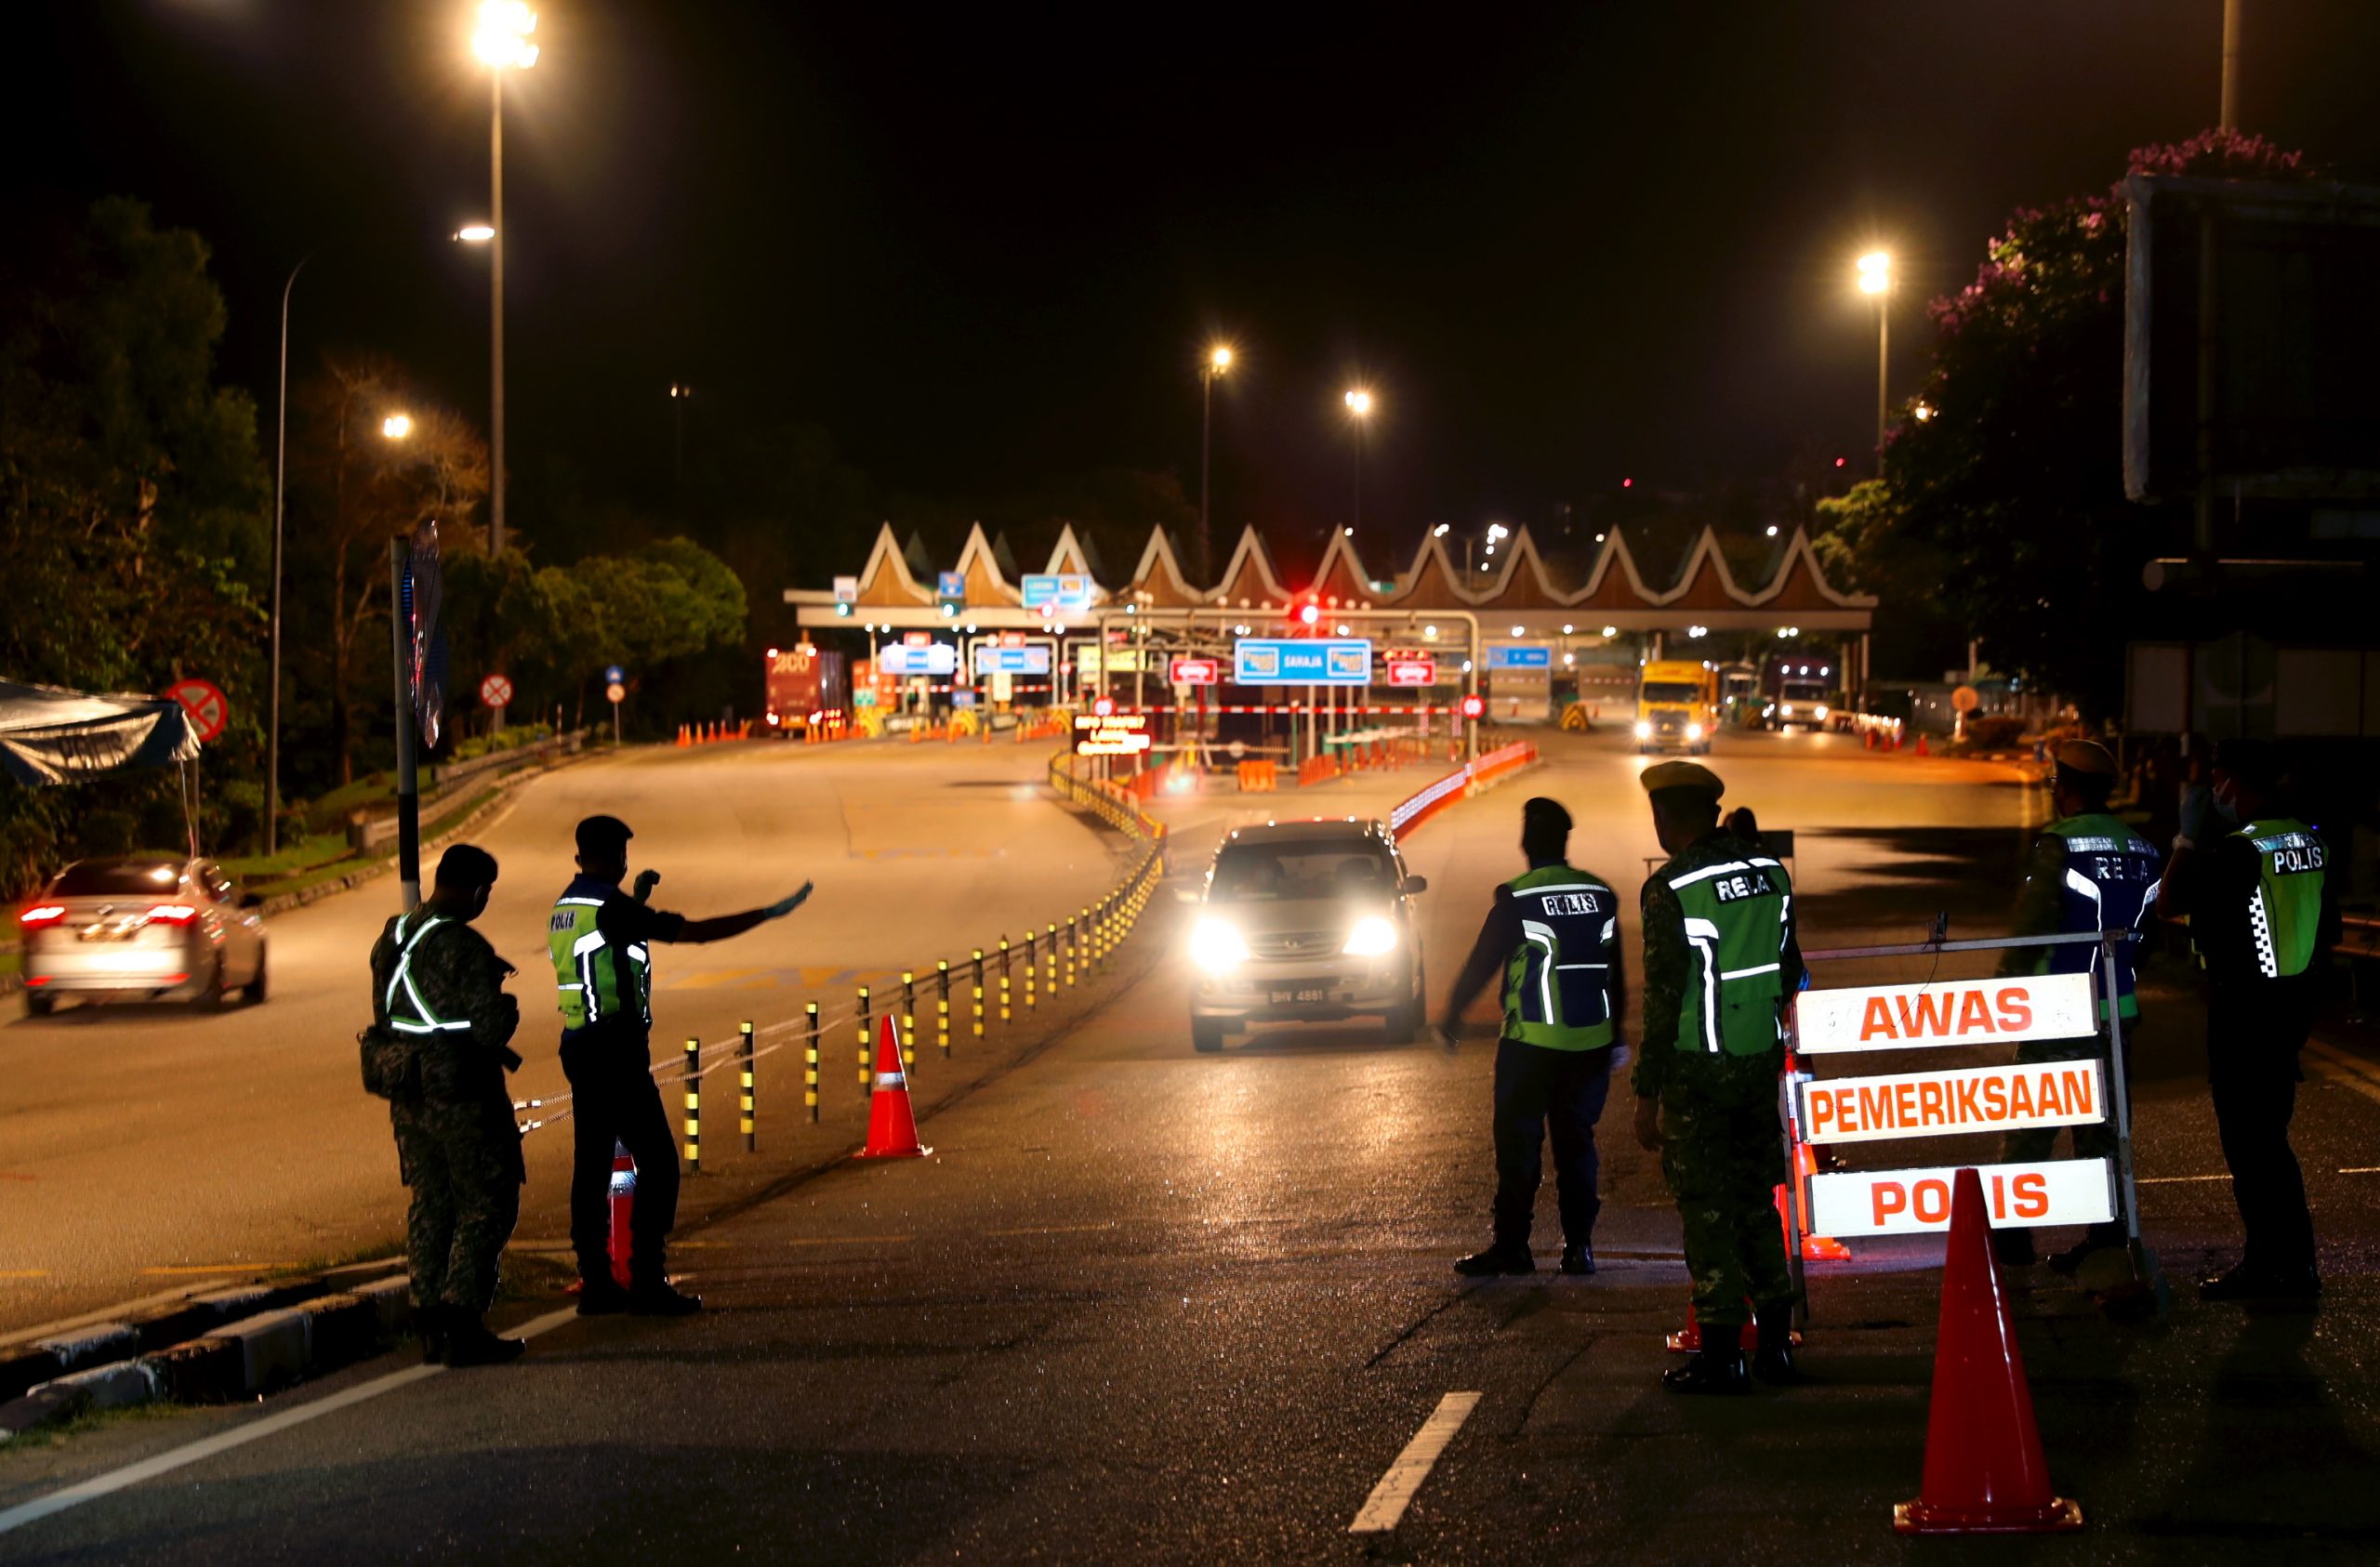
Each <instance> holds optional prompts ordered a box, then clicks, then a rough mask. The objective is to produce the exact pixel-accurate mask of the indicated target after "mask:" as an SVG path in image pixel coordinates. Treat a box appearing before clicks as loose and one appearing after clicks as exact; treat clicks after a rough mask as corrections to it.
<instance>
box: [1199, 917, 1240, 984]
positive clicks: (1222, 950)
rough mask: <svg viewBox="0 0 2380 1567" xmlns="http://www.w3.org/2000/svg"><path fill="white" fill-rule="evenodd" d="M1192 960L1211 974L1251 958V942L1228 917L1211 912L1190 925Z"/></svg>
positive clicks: (1233, 966)
mask: <svg viewBox="0 0 2380 1567" xmlns="http://www.w3.org/2000/svg"><path fill="white" fill-rule="evenodd" d="M1190 960H1191V961H1192V962H1193V963H1196V964H1197V966H1198V967H1199V968H1204V969H1205V970H1207V972H1209V973H1210V974H1216V973H1221V972H1223V970H1224V969H1226V968H1236V967H1237V966H1238V965H1240V964H1242V963H1245V962H1247V961H1248V942H1247V940H1246V939H1245V938H1243V937H1242V936H1241V935H1240V933H1239V931H1238V930H1237V929H1236V928H1234V927H1233V926H1232V925H1231V923H1230V922H1229V921H1227V920H1222V919H1217V918H1216V917H1215V916H1214V915H1206V916H1204V917H1203V918H1201V919H1200V920H1199V921H1198V923H1197V925H1196V926H1194V927H1192V928H1191V931H1190Z"/></svg>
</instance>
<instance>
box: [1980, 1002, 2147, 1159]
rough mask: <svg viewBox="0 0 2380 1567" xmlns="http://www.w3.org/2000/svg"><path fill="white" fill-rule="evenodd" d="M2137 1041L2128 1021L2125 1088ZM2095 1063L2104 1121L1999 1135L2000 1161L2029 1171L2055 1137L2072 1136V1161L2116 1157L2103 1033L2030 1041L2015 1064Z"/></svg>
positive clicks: (2135, 1025)
mask: <svg viewBox="0 0 2380 1567" xmlns="http://www.w3.org/2000/svg"><path fill="white" fill-rule="evenodd" d="M2139 1038H2140V1021H2139V1020H2138V1019H2136V1018H2127V1019H2125V1020H2124V1025H2123V1063H2124V1074H2125V1078H2126V1085H2125V1086H2127V1087H2129V1086H2130V1081H2129V1080H2130V1077H2131V1073H2132V1057H2133V1048H2134V1046H2135V1044H2136V1043H2137V1042H2138V1040H2139ZM2090 1060H2096V1061H2097V1062H2098V1063H2099V1080H2100V1081H2099V1092H2100V1095H2101V1097H2102V1099H2103V1101H2104V1102H2103V1104H2102V1107H2101V1108H2103V1109H2104V1110H2105V1111H2106V1112H2107V1119H2106V1120H2104V1121H2098V1122H2094V1123H2091V1124H2089V1125H2086V1126H2025V1127H2020V1128H2019V1129H2017V1130H2016V1131H2013V1132H2009V1133H2006V1134H2004V1135H2003V1137H2002V1138H2001V1139H2000V1157H2001V1158H2002V1159H2003V1161H2005V1162H2006V1163H2008V1164H2011V1165H2029V1164H2031V1163H2033V1162H2034V1161H2036V1160H2041V1159H2046V1158H2048V1157H2049V1156H2050V1152H2051V1151H2052V1150H2053V1149H2055V1148H2056V1146H2057V1134H2058V1133H2060V1132H2068V1133H2071V1134H2072V1136H2073V1139H2074V1157H2076V1158H2077V1159H2107V1160H2109V1161H2113V1160H2114V1158H2115V1156H2116V1111H2115V1086H2114V1085H2112V1084H2110V1083H2109V1082H2108V1081H2107V1075H2108V1036H2107V1035H2106V1034H2104V1033H2102V1034H2096V1035H2094V1036H2093V1037H2091V1038H2089V1039H2031V1040H2028V1041H2026V1042H2025V1043H2024V1044H2022V1045H2019V1046H2017V1047H2016V1064H2017V1065H2019V1066H2043V1065H2046V1064H2047V1063H2049V1062H2051V1061H2090Z"/></svg>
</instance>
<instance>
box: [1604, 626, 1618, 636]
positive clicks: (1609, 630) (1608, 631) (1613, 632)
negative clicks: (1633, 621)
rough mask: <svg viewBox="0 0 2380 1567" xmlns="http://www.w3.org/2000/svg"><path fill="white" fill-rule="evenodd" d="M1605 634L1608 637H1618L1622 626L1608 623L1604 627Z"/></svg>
mask: <svg viewBox="0 0 2380 1567" xmlns="http://www.w3.org/2000/svg"><path fill="white" fill-rule="evenodd" d="M1603 634H1604V635H1605V636H1607V637H1617V636H1619V635H1620V627H1618V626H1617V625H1607V626H1605V627H1604V628H1603Z"/></svg>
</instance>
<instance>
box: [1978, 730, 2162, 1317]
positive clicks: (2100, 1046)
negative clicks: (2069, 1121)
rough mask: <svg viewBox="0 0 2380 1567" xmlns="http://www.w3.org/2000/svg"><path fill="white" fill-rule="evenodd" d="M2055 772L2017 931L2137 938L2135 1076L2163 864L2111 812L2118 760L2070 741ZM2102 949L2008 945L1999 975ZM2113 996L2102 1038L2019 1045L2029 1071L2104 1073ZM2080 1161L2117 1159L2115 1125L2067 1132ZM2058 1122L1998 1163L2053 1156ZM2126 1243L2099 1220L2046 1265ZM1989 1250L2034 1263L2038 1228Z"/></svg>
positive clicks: (2127, 1026)
mask: <svg viewBox="0 0 2380 1567" xmlns="http://www.w3.org/2000/svg"><path fill="white" fill-rule="evenodd" d="M2056 763H2057V769H2056V772H2054V773H2053V774H2052V775H2051V779H2050V803H2051V806H2052V808H2053V809H2055V810H2056V812H2057V816H2058V819H2057V820H2056V822H2053V823H2050V824H2049V826H2048V827H2047V828H2046V829H2044V830H2043V833H2042V836H2040V837H2039V838H2037V839H2035V840H2034V843H2033V852H2032V858H2031V859H2030V860H2029V861H2028V862H2027V863H2026V865H2025V886H2024V890H2023V891H2021V892H2020V893H2018V894H2017V897H2016V918H2015V921H2014V926H2015V928H2014V931H2013V933H2014V934H2016V935H2018V936H2055V935H2077V934H2081V933H2083V932H2086V931H2087V932H2091V933H2094V934H2096V932H2099V931H2102V930H2129V931H2132V932H2134V937H2133V939H2132V940H2130V941H2127V942H2124V944H2123V945H2122V947H2120V948H2118V949H2117V952H2116V958H2115V963H2116V973H2115V980H2116V1000H2115V1007H2116V1015H2117V1016H2118V1017H2119V1018H2120V1019H2121V1020H2122V1023H2123V1035H2124V1060H2125V1064H2126V1068H2127V1070H2129V1067H2130V1063H2131V1060H2132V1051H2133V1047H2134V1045H2135V1041H2136V1040H2137V1039H2138V1037H2139V1021H2140V1003H2139V1000H2138V998H2137V997H2135V995H2134V994H2133V968H2134V965H2135V961H2136V959H2137V956H2138V950H2139V940H2138V933H2139V932H2140V931H2142V930H2143V929H2145V928H2147V926H2148V922H2149V915H2151V914H2152V913H2153V912H2154V909H2155V905H2156V901H2157V876H2158V871H2159V868H2160V865H2161V863H2162V858H2163V857H2162V856H2161V855H2160V854H2159V853H2158V852H2157V849H2156V847H2155V846H2154V845H2152V844H2151V843H2150V842H2149V840H2148V839H2147V838H2144V837H2142V836H2140V835H2139V834H2138V833H2135V832H2134V831H2133V830H2132V829H2131V828H2130V827H2128V826H2126V825H2125V824H2124V823H2122V822H2119V821H2117V820H2116V819H2115V818H2114V817H2113V816H2110V815H2109V814H2108V796H2109V794H2111V793H2113V792H2114V789H2115V784H2116V759H2115V757H2114V756H2112V755H2111V754H2110V753H2109V750H2108V748H2107V747H2106V746H2104V745H2101V744H2098V743H2096V741H2090V740H2069V741H2068V742H2066V743H2065V744H2062V745H2060V746H2059V747H2058V748H2057V753H2056ZM2098 966H2099V949H2098V948H2097V947H2094V946H2085V945H2083V943H2081V942H2076V943H2075V944H2074V945H2072V946H2060V947H2011V948H2009V949H2008V950H2007V952H2006V953H2004V954H2003V955H2002V957H2001V960H2000V972H2001V974H2002V975H2003V976H2006V977H2016V976H2024V975H2031V974H2084V973H2094V972H2096V970H2097V968H2098ZM2107 1006H2108V1002H2107V1000H2106V999H2105V998H2104V997H2103V998H2102V999H2101V1001H2100V1003H2099V1007H2100V1019H2099V1028H2098V1032H2097V1033H2096V1034H2093V1035H2091V1036H2090V1037H2088V1038H2083V1039H2042V1040H2029V1041H2027V1042H2026V1043H2024V1044H2022V1045H2019V1046H2017V1047H2016V1060H2017V1061H2018V1062H2020V1063H2022V1064H2025V1065H2029V1066H2030V1065H2035V1064H2038V1063H2040V1062H2043V1061H2071V1060H2097V1061H2098V1062H2099V1063H2100V1070H2101V1072H2102V1073H2105V1071H2106V1070H2107V1060H2108V1034H2107V1016H2106V1008H2107ZM2071 1130H2072V1132H2073V1135H2074V1156H2075V1157H2076V1158H2078V1159H2106V1160H2108V1161H2109V1163H2110V1167H2112V1164H2113V1161H2114V1159H2115V1157H2116V1125H2115V1120H2114V1118H2113V1117H2112V1116H2110V1117H2109V1119H2107V1120H2104V1121H2098V1122H2095V1123H2093V1124H2091V1125H2088V1126H2075V1127H2073V1128H2071ZM2057 1134H2058V1128H2057V1127H2056V1126H2027V1127H2024V1128H2022V1129H2021V1130H2018V1131H2014V1132H2010V1133H2009V1134H2008V1135H2007V1136H2006V1138H2004V1139H2003V1140H2002V1143H2001V1153H2000V1156H2001V1158H2002V1159H2003V1160H2005V1161H2007V1162H2008V1163H2010V1164H2023V1163H2030V1162H2032V1161H2035V1160H2039V1159H2046V1158H2048V1157H2049V1154H2050V1151H2051V1149H2052V1148H2053V1147H2055V1146H2056V1142H2057ZM2122 1244H2124V1226H2123V1224H2122V1222H2121V1220H2109V1222H2107V1223H2104V1224H2095V1225H2093V1226H2091V1227H2090V1229H2088V1230H2087V1231H2084V1232H2083V1239H2082V1240H2081V1241H2079V1242H2077V1243H2076V1244H2074V1245H2072V1246H2070V1247H2069V1248H2068V1249H2067V1250H2065V1251H2062V1252H2059V1253H2058V1254H2057V1255H2056V1256H2055V1257H2053V1258H2050V1259H2049V1265H2050V1266H2051V1267H2052V1268H2055V1269H2056V1270H2057V1271H2059V1272H2061V1273H2070V1272H2072V1271H2074V1270H2075V1269H2077V1268H2079V1267H2081V1266H2082V1263H2083V1258H2085V1257H2087V1256H2089V1255H2090V1254H2091V1253H2092V1252H2093V1251H2096V1250H2097V1249H2098V1248H2099V1247H2101V1246H2120V1245H2122ZM1991 1245H1992V1250H1993V1252H1994V1253H1995V1254H1997V1256H1998V1257H1999V1258H2000V1261H2001V1263H2002V1264H2003V1266H2008V1267H2022V1266H2024V1265H2026V1264H2028V1263H2030V1262H2031V1261H2032V1260H2033V1232H2032V1231H2030V1230H2029V1229H2024V1228H2019V1227H2011V1228H2008V1229H2004V1230H1994V1231H1992V1232H1991Z"/></svg>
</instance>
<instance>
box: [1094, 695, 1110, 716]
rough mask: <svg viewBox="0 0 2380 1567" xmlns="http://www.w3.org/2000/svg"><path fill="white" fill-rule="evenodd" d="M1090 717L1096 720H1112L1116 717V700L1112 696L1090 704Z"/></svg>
mask: <svg viewBox="0 0 2380 1567" xmlns="http://www.w3.org/2000/svg"><path fill="white" fill-rule="evenodd" d="M1115 716H1116V699H1115V698H1114V697H1112V696H1103V697H1101V698H1100V699H1099V700H1098V701H1096V702H1094V703H1092V704H1091V717H1093V718H1114V717H1115Z"/></svg>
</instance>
